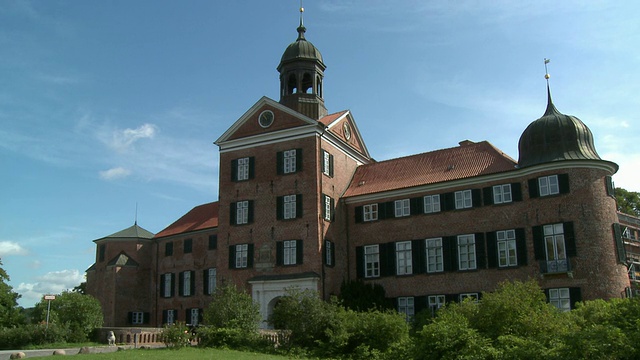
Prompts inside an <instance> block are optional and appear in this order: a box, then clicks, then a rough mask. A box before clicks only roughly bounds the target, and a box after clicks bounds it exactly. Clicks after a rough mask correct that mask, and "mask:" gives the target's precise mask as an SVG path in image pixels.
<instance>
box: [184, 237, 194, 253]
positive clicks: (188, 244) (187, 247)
mask: <svg viewBox="0 0 640 360" xmlns="http://www.w3.org/2000/svg"><path fill="white" fill-rule="evenodd" d="M182 245H183V247H182V250H183V253H185V254H190V253H191V252H192V251H193V240H192V239H185V240H184V244H182Z"/></svg>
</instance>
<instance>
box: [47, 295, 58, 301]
mask: <svg viewBox="0 0 640 360" xmlns="http://www.w3.org/2000/svg"><path fill="white" fill-rule="evenodd" d="M44 299H45V300H55V299H56V296H55V295H45V296H44Z"/></svg>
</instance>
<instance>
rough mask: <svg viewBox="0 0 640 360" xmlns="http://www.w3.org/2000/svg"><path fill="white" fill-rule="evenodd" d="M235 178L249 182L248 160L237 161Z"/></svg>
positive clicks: (246, 158)
mask: <svg viewBox="0 0 640 360" xmlns="http://www.w3.org/2000/svg"><path fill="white" fill-rule="evenodd" d="M237 171H238V173H237V178H238V180H239V181H241V180H249V158H248V157H245V158H240V159H238V169H237Z"/></svg>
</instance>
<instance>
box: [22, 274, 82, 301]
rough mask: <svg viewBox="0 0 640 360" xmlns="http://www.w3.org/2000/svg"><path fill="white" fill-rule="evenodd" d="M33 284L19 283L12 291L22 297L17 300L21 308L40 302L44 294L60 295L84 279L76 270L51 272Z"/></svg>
mask: <svg viewBox="0 0 640 360" xmlns="http://www.w3.org/2000/svg"><path fill="white" fill-rule="evenodd" d="M36 280H38V282H35V283H20V285H18V287H17V288H15V289H14V291H16V292H17V293H19V294H20V295H22V297H21V298H20V299H19V301H18V302H19V303H20V304H21V306H32V304H35V303H37V302H39V301H40V300H42V297H43V296H44V295H46V294H60V293H62V292H63V291H66V290H71V289H73V288H74V287H76V286H78V285H80V283H82V282H83V281H84V280H85V279H84V274H83V273H81V272H80V271H78V270H77V269H69V270H61V271H52V272H49V273H46V274H45V275H43V276H40V277H38V278H37V279H36ZM25 304H28V305H25Z"/></svg>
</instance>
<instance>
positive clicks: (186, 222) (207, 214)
mask: <svg viewBox="0 0 640 360" xmlns="http://www.w3.org/2000/svg"><path fill="white" fill-rule="evenodd" d="M215 227H218V202H217V201H216V202H211V203H208V204H203V205H199V206H196V207H194V208H193V209H191V210H190V211H189V212H188V213H186V214H184V215H183V216H182V217H181V218H180V219H178V220H176V221H175V222H174V223H173V224H171V225H169V226H167V227H166V228H165V229H164V230H162V231H160V232H159V233H157V234H156V236H155V238H156V239H157V238H161V237H166V236H171V235H176V234H183V233H188V232H192V231H198V230H204V229H210V228H215Z"/></svg>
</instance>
